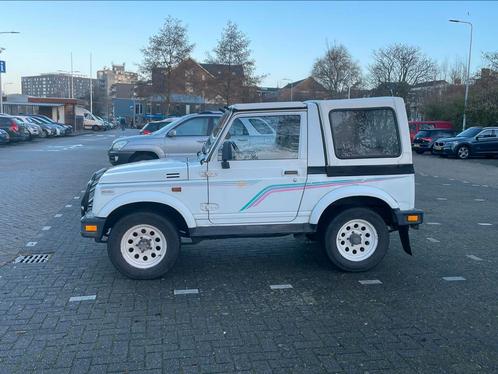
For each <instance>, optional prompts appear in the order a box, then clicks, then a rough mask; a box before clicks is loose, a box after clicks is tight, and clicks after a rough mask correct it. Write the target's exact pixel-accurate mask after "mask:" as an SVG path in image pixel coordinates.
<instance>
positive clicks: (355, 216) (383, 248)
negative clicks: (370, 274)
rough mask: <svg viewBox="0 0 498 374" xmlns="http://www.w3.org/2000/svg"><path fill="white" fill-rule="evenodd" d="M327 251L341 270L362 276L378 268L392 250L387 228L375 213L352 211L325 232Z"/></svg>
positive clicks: (336, 220) (334, 221)
mask: <svg viewBox="0 0 498 374" xmlns="http://www.w3.org/2000/svg"><path fill="white" fill-rule="evenodd" d="M323 242H324V245H325V250H326V252H327V255H328V256H329V258H330V260H331V261H332V263H334V265H336V266H337V267H338V268H340V269H342V270H345V271H351V272H360V271H367V270H370V269H372V268H373V267H375V266H376V265H377V264H378V263H379V262H380V261H381V260H382V259H383V258H384V256H385V254H386V252H387V248H388V247H389V231H388V229H387V225H386V223H385V222H384V220H383V219H382V217H380V216H379V215H378V214H377V213H376V212H374V211H373V210H370V209H366V208H351V209H348V210H345V211H343V212H341V213H339V214H338V215H337V216H336V217H335V218H333V219H332V220H331V221H330V223H329V224H328V226H327V228H326V229H325V234H324V237H323Z"/></svg>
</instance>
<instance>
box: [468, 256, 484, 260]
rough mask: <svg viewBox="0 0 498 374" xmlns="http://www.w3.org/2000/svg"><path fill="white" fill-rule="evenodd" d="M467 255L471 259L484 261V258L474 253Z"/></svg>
mask: <svg viewBox="0 0 498 374" xmlns="http://www.w3.org/2000/svg"><path fill="white" fill-rule="evenodd" d="M467 257H468V258H470V259H471V260H476V261H482V258H480V257H477V256H474V255H467Z"/></svg>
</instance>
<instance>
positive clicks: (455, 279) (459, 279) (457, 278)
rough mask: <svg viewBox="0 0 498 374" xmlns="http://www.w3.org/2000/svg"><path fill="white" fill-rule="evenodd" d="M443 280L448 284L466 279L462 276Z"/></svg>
mask: <svg viewBox="0 0 498 374" xmlns="http://www.w3.org/2000/svg"><path fill="white" fill-rule="evenodd" d="M443 279H444V280H445V281H448V282H455V281H464V280H466V279H465V278H464V277H460V276H458V277H443Z"/></svg>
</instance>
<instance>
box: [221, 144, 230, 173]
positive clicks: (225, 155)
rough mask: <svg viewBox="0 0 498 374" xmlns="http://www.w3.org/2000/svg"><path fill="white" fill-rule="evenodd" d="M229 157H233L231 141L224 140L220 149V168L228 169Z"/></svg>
mask: <svg viewBox="0 0 498 374" xmlns="http://www.w3.org/2000/svg"><path fill="white" fill-rule="evenodd" d="M231 159H233V149H232V143H231V142H230V141H226V142H224V143H223V148H222V149H221V168H222V169H230V163H229V162H228V161H230V160H231Z"/></svg>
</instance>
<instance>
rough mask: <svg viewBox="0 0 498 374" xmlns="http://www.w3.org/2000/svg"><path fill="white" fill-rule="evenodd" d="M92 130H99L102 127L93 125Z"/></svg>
mask: <svg viewBox="0 0 498 374" xmlns="http://www.w3.org/2000/svg"><path fill="white" fill-rule="evenodd" d="M92 130H93V131H99V130H100V127H98V126H97V125H93V126H92Z"/></svg>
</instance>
